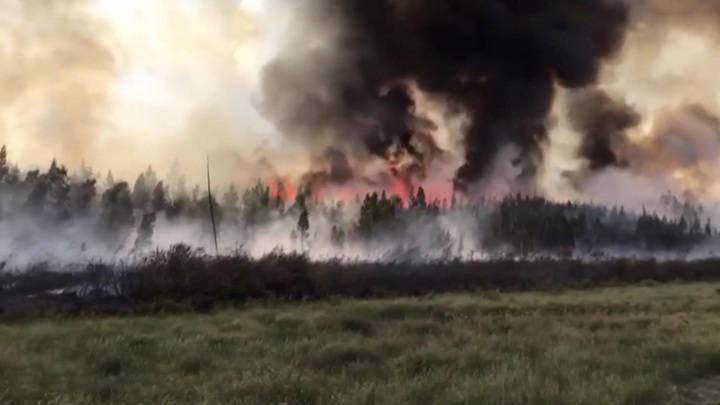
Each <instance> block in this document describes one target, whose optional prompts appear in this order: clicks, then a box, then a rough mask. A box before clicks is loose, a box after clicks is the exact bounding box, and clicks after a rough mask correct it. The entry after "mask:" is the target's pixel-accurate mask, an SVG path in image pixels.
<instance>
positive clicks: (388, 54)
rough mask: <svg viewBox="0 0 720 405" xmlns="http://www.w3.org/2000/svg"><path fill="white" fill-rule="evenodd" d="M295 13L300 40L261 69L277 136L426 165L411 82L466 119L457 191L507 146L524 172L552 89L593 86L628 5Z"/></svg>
mask: <svg viewBox="0 0 720 405" xmlns="http://www.w3.org/2000/svg"><path fill="white" fill-rule="evenodd" d="M300 7H301V8H303V9H304V10H305V12H304V13H302V16H300V15H299V16H298V17H297V18H298V19H304V21H303V24H305V26H306V28H305V31H303V35H305V38H303V39H304V40H300V39H298V40H296V41H294V42H293V44H292V46H291V48H292V49H288V51H287V52H284V53H283V54H282V55H281V56H280V57H278V58H277V59H275V60H274V61H272V62H271V63H269V64H268V65H267V66H266V67H265V69H264V72H263V78H262V83H263V88H262V92H263V102H262V111H263V113H264V114H265V115H266V117H267V118H269V119H270V120H271V121H272V122H274V123H275V125H276V126H277V127H278V128H279V129H280V130H281V131H282V132H285V133H288V134H293V135H296V136H300V137H303V138H304V139H305V140H306V142H308V143H313V142H316V141H319V140H321V139H325V140H327V139H328V138H329V139H330V142H331V144H332V145H334V146H335V147H337V148H339V149H342V150H344V151H349V152H350V153H352V154H353V155H354V156H355V157H356V158H359V157H362V156H363V155H364V154H367V156H372V155H374V156H379V157H382V158H386V159H387V158H388V156H391V155H397V154H398V153H400V154H404V155H406V156H409V157H411V158H412V159H413V160H414V161H415V163H414V164H413V165H414V166H417V164H427V163H428V162H427V160H428V159H427V158H426V157H425V156H424V154H423V153H424V152H423V151H422V150H418V148H417V147H416V146H415V145H416V142H415V131H416V128H417V125H416V124H415V121H416V120H417V119H418V117H417V116H416V112H415V104H414V101H413V99H412V97H411V96H410V91H409V89H408V83H412V84H413V85H415V86H417V88H418V89H419V90H420V91H422V92H424V93H426V94H429V95H431V96H432V97H435V98H437V99H441V100H443V102H444V103H446V105H448V106H451V107H452V109H454V110H455V111H457V112H458V113H459V114H465V115H467V116H468V117H469V124H468V125H467V128H465V130H464V134H463V137H464V139H463V141H464V146H465V161H464V164H463V165H462V166H461V167H460V168H459V169H458V170H457V172H456V176H455V185H456V187H457V188H458V189H460V190H465V189H467V187H468V186H469V185H471V184H472V183H473V182H475V181H477V180H479V179H481V178H483V176H485V175H486V174H487V172H488V171H489V170H490V165H491V163H492V161H493V158H494V157H495V155H496V154H497V153H498V151H499V150H500V149H501V148H502V147H503V146H505V145H508V144H514V145H515V146H517V147H519V148H520V150H521V152H522V159H521V161H519V162H518V164H522V165H523V167H524V170H523V172H524V173H529V174H531V175H532V173H534V169H535V168H536V167H537V165H539V164H540V163H541V161H542V152H541V150H542V145H543V143H544V142H545V141H546V140H547V122H546V121H547V118H548V113H549V110H550V108H551V106H552V103H553V98H554V89H555V86H556V85H560V86H563V87H568V88H577V87H583V86H586V85H589V84H592V83H594V82H595V81H596V79H597V77H598V74H599V71H600V68H601V66H602V64H603V62H604V61H606V60H607V59H609V58H610V57H611V56H613V55H614V53H615V51H616V50H617V49H618V48H619V47H620V46H621V45H622V43H623V38H624V34H625V30H626V28H627V25H628V19H629V12H628V8H627V5H626V4H625V3H623V2H619V1H613V0H584V1H578V0H553V1H537V0H484V1H478V0H445V1H436V0H415V1H406V0H374V1H367V0H305V1H303V2H301V6H300ZM328 32H329V33H331V34H330V35H328V34H327V33H328ZM314 33H323V34H317V35H314ZM317 38H324V40H317Z"/></svg>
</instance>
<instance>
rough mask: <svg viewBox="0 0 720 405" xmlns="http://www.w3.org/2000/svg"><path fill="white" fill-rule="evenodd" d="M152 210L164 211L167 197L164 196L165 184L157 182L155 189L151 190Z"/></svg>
mask: <svg viewBox="0 0 720 405" xmlns="http://www.w3.org/2000/svg"><path fill="white" fill-rule="evenodd" d="M151 206H152V212H155V213H157V212H161V211H165V209H166V208H167V198H166V196H165V184H163V182H162V181H161V182H158V183H157V185H156V186H155V189H154V190H153V192H152V202H151Z"/></svg>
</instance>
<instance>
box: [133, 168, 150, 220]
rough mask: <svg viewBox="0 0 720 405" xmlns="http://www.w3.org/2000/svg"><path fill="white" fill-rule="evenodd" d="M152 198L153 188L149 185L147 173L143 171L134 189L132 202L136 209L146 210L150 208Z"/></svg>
mask: <svg viewBox="0 0 720 405" xmlns="http://www.w3.org/2000/svg"><path fill="white" fill-rule="evenodd" d="M150 198H151V189H150V188H149V187H148V182H147V180H146V179H145V173H141V174H140V175H139V176H138V178H137V180H135V185H134V186H133V191H132V202H133V206H134V207H135V209H136V210H139V211H145V210H146V209H147V208H148V204H149V203H150Z"/></svg>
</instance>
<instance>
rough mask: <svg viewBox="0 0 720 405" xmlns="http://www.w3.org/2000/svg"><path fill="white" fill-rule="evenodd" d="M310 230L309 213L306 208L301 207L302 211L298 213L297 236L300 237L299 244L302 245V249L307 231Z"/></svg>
mask: <svg viewBox="0 0 720 405" xmlns="http://www.w3.org/2000/svg"><path fill="white" fill-rule="evenodd" d="M309 230H310V218H309V214H308V211H307V209H306V208H303V210H302V212H301V213H300V217H299V218H298V223H297V231H298V237H299V238H300V244H301V246H302V249H303V250H304V249H305V247H304V245H305V240H306V239H307V237H308V231H309Z"/></svg>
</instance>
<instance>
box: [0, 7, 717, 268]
mask: <svg viewBox="0 0 720 405" xmlns="http://www.w3.org/2000/svg"><path fill="white" fill-rule="evenodd" d="M718 15H720V8H718V7H716V6H714V5H712V4H711V2H704V1H700V0H696V1H688V2H686V3H684V5H683V6H678V5H676V4H675V3H674V2H671V1H666V0H645V1H637V2H630V1H625V0H592V1H583V2H577V1H573V0H557V1H552V2H547V3H543V4H540V3H538V2H535V1H525V0H520V1H511V0H488V1H483V2H478V1H470V0H467V1H466V0H453V1H447V2H437V1H431V0H421V1H414V2H408V1H397V0H377V1H364V0H363V1H360V0H342V1H330V0H295V1H290V0H265V1H260V0H237V1H235V0H231V1H230V0H229V1H209V2H199V1H188V2H185V3H183V4H175V3H173V2H158V3H157V4H156V5H152V6H150V5H147V4H144V3H143V2H139V1H116V0H73V1H70V2H66V1H49V2H36V1H9V2H7V4H5V5H3V6H2V7H1V8H0V17H2V21H3V22H4V24H3V28H1V29H0V31H2V33H3V38H5V40H3V42H1V43H0V100H2V106H1V107H0V141H2V143H4V144H6V145H7V149H3V153H2V156H1V160H0V202H1V205H0V213H1V216H0V229H2V232H1V233H0V255H2V257H1V258H0V259H2V260H4V262H5V263H6V265H7V266H10V267H15V266H20V267H22V266H27V265H31V264H32V263H33V262H45V261H51V262H57V263H71V262H87V261H110V262H115V261H126V260H130V261H133V260H140V259H141V258H142V257H145V256H146V255H147V254H148V253H150V252H153V251H157V250H158V249H159V250H164V249H168V248H170V247H171V246H173V245H176V244H187V245H190V246H192V247H195V248H202V249H204V250H205V251H208V252H209V251H215V250H216V249H217V252H216V253H223V254H228V253H230V252H238V251H241V252H244V253H246V254H248V255H250V256H252V257H260V256H262V255H264V254H268V253H270V252H273V251H283V252H299V253H301V254H305V255H308V256H309V257H311V258H312V259H313V260H330V259H334V258H346V259H350V260H356V261H373V262H378V261H402V260H411V259H412V260H420V261H422V260H437V259H441V258H442V259H449V258H452V259H460V260H481V259H491V258H495V257H534V256H551V257H575V258H588V257H602V256H609V257H618V256H619V257H655V258H689V259H692V258H704V257H713V256H714V255H715V246H716V243H717V240H716V230H715V228H714V225H713V224H714V223H716V222H718V218H717V215H718V210H717V203H718V201H720V199H719V198H720V189H718V187H717V184H718V183H717V182H716V181H715V176H714V174H715V172H716V171H717V169H720V118H718V116H717V113H718V107H720V104H718V101H717V97H716V96H715V95H714V92H713V90H712V89H713V86H711V85H708V83H714V81H715V80H716V79H715V73H714V72H715V70H714V67H715V66H717V65H720V61H718V60H717V58H716V57H715V56H714V55H715V54H716V53H717V52H714V50H715V47H716V45H715V42H716V41H715V39H716V35H717V32H716V31H717V30H716V29H715V28H716V27H715V25H716V22H717V17H718ZM191 21H192V22H195V21H200V22H201V23H202V24H200V25H202V26H205V27H212V29H197V28H194V27H197V26H198V24H193V23H191ZM701 55H702V56H701ZM692 58H695V60H698V61H702V62H701V63H699V64H693V63H686V61H687V60H689V59H692ZM700 58H702V59H700ZM50 72H52V73H50ZM50 76H52V79H50V78H49V77H50ZM205 156H207V157H208V158H209V159H210V160H211V161H212V163H213V173H212V174H213V182H214V184H207V186H208V187H207V189H206V187H205V184H204V183H205V181H204V177H205V175H206V173H205V168H204V160H205ZM49 162H52V164H49ZM150 164H152V165H153V166H150V168H148V169H145V168H146V167H148V165H150ZM91 167H92V169H91ZM153 168H155V169H153ZM138 173H141V174H140V175H139V176H138ZM158 173H163V175H159V174H158ZM165 173H167V174H165ZM182 173H185V174H186V176H183V175H182ZM209 174H210V173H209V169H208V173H207V175H209ZM208 180H209V179H208ZM208 183H210V182H208Z"/></svg>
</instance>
